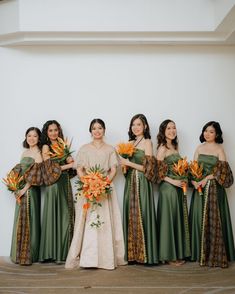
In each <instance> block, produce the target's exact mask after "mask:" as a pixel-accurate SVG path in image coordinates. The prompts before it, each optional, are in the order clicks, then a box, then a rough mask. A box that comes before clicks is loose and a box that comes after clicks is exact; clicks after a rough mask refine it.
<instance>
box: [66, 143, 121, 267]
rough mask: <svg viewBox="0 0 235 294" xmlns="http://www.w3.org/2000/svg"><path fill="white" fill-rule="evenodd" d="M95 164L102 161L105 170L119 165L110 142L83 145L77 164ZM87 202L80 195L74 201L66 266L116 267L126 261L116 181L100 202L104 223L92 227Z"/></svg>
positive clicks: (87, 166)
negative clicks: (96, 145) (72, 225)
mask: <svg viewBox="0 0 235 294" xmlns="http://www.w3.org/2000/svg"><path fill="white" fill-rule="evenodd" d="M95 165H100V167H101V168H102V169H104V170H105V171H106V172H108V171H109V170H110V168H111V167H112V166H115V165H118V161H117V157H116V153H115V150H114V148H113V147H112V146H110V145H107V144H104V145H103V146H102V147H101V148H100V149H97V148H96V147H94V146H93V145H92V144H86V145H84V146H82V147H81V149H80V150H79V152H78V155H77V166H80V167H84V168H85V169H86V170H88V169H89V168H91V167H94V166H95ZM84 203H86V201H85V199H84V197H78V199H77V203H76V204H75V211H76V219H75V228H74V236H73V240H72V243H71V247H70V249H69V253H68V256H67V260H66V264H65V268H67V269H73V268H78V267H79V266H80V267H96V268H103V269H114V268H115V267H116V266H117V265H123V264H126V262H125V261H124V240H123V230H122V221H121V214H120V209H119V206H118V201H117V196H116V193H115V190H114V186H113V184H112V194H111V195H110V196H108V198H107V199H104V200H103V201H102V202H101V203H102V206H101V207H97V210H96V212H97V214H99V215H100V219H101V222H103V224H102V225H101V227H99V228H94V227H93V228H92V227H91V225H90V221H91V218H92V215H91V208H89V209H88V210H87V212H85V211H84V210H83V204H84Z"/></svg>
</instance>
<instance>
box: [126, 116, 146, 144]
mask: <svg viewBox="0 0 235 294" xmlns="http://www.w3.org/2000/svg"><path fill="white" fill-rule="evenodd" d="M138 118H139V119H140V120H141V121H142V123H143V126H144V134H143V135H144V138H145V139H151V135H150V129H149V124H148V121H147V118H146V117H145V115H143V114H141V113H140V114H136V115H134V116H133V117H132V119H131V122H130V126H129V131H128V135H129V141H132V140H135V139H136V136H135V135H134V133H133V132H132V129H131V128H132V125H133V123H134V121H135V120H136V119H138Z"/></svg>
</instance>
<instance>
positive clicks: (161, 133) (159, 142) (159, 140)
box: [157, 119, 178, 150]
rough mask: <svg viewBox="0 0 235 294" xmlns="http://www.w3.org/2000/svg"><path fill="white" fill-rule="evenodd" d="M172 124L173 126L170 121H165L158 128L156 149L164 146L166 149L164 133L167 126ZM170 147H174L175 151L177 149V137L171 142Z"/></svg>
mask: <svg viewBox="0 0 235 294" xmlns="http://www.w3.org/2000/svg"><path fill="white" fill-rule="evenodd" d="M170 122H172V123H173V124H175V122H174V121H173V120H171V119H166V120H164V121H163V122H162V123H161V124H160V126H159V132H158V134H157V149H158V148H159V147H160V146H161V145H163V146H165V147H166V148H168V147H167V141H166V136H165V132H166V128H167V125H168V124H169V123H170ZM172 145H173V146H174V148H175V150H177V149H178V138H177V136H176V137H175V139H174V140H172Z"/></svg>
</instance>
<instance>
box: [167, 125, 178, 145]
mask: <svg viewBox="0 0 235 294" xmlns="http://www.w3.org/2000/svg"><path fill="white" fill-rule="evenodd" d="M176 136H177V130H176V126H175V123H173V122H169V123H168V124H167V126H166V130H165V137H166V139H168V140H171V141H172V140H174V139H175V138H176Z"/></svg>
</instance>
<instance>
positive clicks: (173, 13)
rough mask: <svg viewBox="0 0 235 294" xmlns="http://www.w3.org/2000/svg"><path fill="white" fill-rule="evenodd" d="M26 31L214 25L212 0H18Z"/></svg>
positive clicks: (192, 28)
mask: <svg viewBox="0 0 235 294" xmlns="http://www.w3.org/2000/svg"><path fill="white" fill-rule="evenodd" d="M18 1H19V4H20V6H19V7H20V21H21V22H20V26H21V28H20V29H21V30H23V31H24V30H25V31H28V30H29V31H31V30H32V31H34V30H36V31H44V30H46V31H77V30H78V31H82V30H85V31H86V30H91V31H99V30H103V31H106V30H111V31H112V30H114V31H115V30H120V31H122V30H123V29H124V30H127V31H132V30H137V31H138V30H140V31H142V30H143V31H145V30H150V31H152V30H157V31H168V30H169V31H202V30H206V31H207V30H213V29H214V3H213V1H211V0H197V1H195V0H178V1H172V0H164V1H163V0H118V1H117V0H99V1H97V0H86V1H84V0H67V1H62V0H44V1H43V0H42V1H37V0H18Z"/></svg>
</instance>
